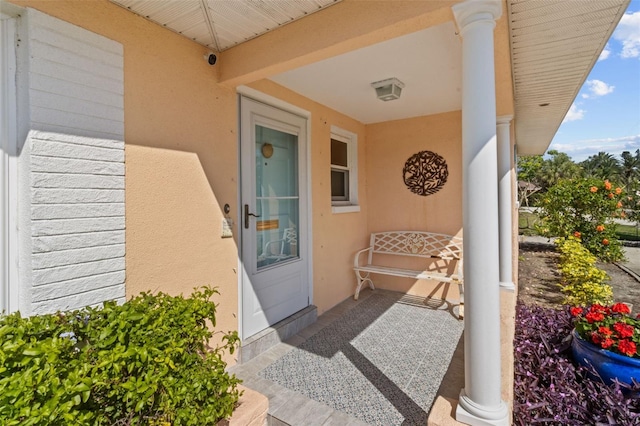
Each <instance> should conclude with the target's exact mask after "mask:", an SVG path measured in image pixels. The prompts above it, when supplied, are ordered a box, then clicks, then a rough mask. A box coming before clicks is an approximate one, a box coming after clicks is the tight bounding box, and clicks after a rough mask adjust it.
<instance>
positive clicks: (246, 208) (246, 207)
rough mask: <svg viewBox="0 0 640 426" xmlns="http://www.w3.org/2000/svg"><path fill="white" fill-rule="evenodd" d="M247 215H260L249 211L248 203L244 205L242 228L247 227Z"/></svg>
mask: <svg viewBox="0 0 640 426" xmlns="http://www.w3.org/2000/svg"><path fill="white" fill-rule="evenodd" d="M249 216H253V217H260V215H258V214H253V213H249V205H248V204H245V205H244V228H245V229H249Z"/></svg>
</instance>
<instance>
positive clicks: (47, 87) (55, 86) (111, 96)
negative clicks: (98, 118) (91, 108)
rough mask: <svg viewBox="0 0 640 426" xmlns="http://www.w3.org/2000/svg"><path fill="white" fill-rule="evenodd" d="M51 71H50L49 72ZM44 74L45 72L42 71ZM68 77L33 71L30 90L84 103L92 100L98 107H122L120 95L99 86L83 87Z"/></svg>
mask: <svg viewBox="0 0 640 426" xmlns="http://www.w3.org/2000/svg"><path fill="white" fill-rule="evenodd" d="M51 71H52V70H51ZM42 72H46V71H42ZM68 78H69V77H67V76H64V75H55V77H52V76H51V75H49V74H39V73H37V72H35V71H32V73H31V89H32V90H37V91H40V92H45V93H47V92H48V93H55V94H58V95H66V96H68V97H70V98H74V99H82V100H84V101H91V100H94V102H95V103H97V104H100V105H113V106H122V105H121V104H120V102H121V101H122V94H121V93H117V92H112V91H110V90H107V88H105V87H102V86H101V85H100V84H99V85H97V86H85V85H82V84H78V83H76V82H74V81H69V80H67V79H68Z"/></svg>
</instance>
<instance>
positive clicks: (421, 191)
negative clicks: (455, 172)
mask: <svg viewBox="0 0 640 426" xmlns="http://www.w3.org/2000/svg"><path fill="white" fill-rule="evenodd" d="M448 176H449V170H448V169H447V162H446V161H445V160H444V158H442V157H441V156H439V155H438V154H436V153H435V152H431V151H420V152H418V153H417V154H413V155H412V156H411V157H409V159H408V160H407V162H406V163H404V168H403V169H402V177H403V178H404V184H405V185H407V188H409V190H411V192H413V193H414V194H418V195H422V196H423V197H426V196H427V195H431V194H435V193H436V192H438V191H439V190H440V188H442V187H443V186H444V184H445V183H446V182H447V177H448Z"/></svg>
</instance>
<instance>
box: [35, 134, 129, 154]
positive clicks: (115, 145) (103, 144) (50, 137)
mask: <svg viewBox="0 0 640 426" xmlns="http://www.w3.org/2000/svg"><path fill="white" fill-rule="evenodd" d="M29 136H30V137H31V139H32V140H34V141H35V140H37V141H48V142H50V141H54V142H62V143H71V144H74V145H86V146H97V147H100V148H111V149H118V150H124V141H123V140H115V139H97V138H93V137H91V138H88V137H84V136H78V135H69V134H62V133H51V132H39V131H31V132H30V133H29Z"/></svg>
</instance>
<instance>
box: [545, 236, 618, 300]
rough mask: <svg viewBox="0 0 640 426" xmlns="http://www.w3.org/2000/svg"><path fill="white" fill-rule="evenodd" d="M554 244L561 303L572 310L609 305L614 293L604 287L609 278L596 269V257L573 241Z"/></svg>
mask: <svg viewBox="0 0 640 426" xmlns="http://www.w3.org/2000/svg"><path fill="white" fill-rule="evenodd" d="M555 244H556V247H557V248H558V251H559V252H560V273H561V275H562V280H561V286H562V289H561V290H562V292H563V293H565V294H566V296H565V299H564V303H565V304H568V305H574V306H587V305H591V304H594V303H598V304H601V305H607V304H609V303H611V301H612V300H613V290H612V289H611V286H610V285H608V284H607V283H606V282H607V281H609V276H608V275H607V273H606V272H605V271H603V270H602V269H600V268H598V267H596V266H595V264H596V257H595V256H594V255H593V254H591V253H590V252H589V250H587V249H586V248H585V247H584V246H583V245H582V244H581V243H580V241H579V240H578V239H577V238H574V237H569V238H566V239H565V238H558V239H557V240H556V242H555Z"/></svg>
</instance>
